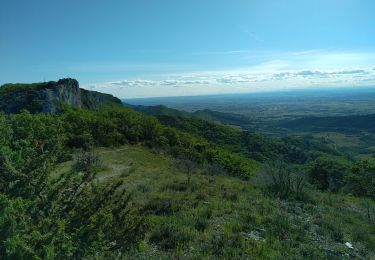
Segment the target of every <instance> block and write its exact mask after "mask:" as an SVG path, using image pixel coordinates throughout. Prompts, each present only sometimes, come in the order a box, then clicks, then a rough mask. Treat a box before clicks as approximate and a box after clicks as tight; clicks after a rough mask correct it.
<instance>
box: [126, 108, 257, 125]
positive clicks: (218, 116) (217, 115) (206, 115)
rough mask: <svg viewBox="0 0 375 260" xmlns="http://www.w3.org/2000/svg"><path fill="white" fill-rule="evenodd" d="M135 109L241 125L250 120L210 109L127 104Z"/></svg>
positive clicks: (154, 114) (155, 113)
mask: <svg viewBox="0 0 375 260" xmlns="http://www.w3.org/2000/svg"><path fill="white" fill-rule="evenodd" d="M126 105H127V106H130V107H131V108H133V109H134V110H136V111H140V112H143V113H145V114H148V115H153V116H185V117H193V118H198V119H203V120H207V121H212V122H216V123H221V124H225V125H233V126H243V125H247V124H249V122H250V119H249V118H248V117H246V116H243V115H240V114H235V113H226V112H219V111H213V110H210V109H202V110H196V111H194V112H186V111H181V110H177V109H173V108H170V107H167V106H164V105H156V106H142V105H128V104H126Z"/></svg>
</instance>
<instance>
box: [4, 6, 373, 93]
mask: <svg viewBox="0 0 375 260" xmlns="http://www.w3.org/2000/svg"><path fill="white" fill-rule="evenodd" d="M374 12H375V1H373V0H314V1H313V0H310V1H307V0H189V1H186V0H158V1H152V0H148V1H146V0H137V1H130V0H117V1H115V0H112V1H111V0H108V1H104V0H90V1H89V0H80V1H77V0H64V1H61V0H33V1H27V0H24V1H21V0H0V84H2V83H6V82H36V81H44V80H46V81H48V80H56V79H58V78H62V77H68V76H69V77H73V78H76V79H78V80H79V81H80V83H81V86H83V87H85V88H88V89H94V90H98V91H103V92H108V93H112V94H115V95H117V96H119V97H123V98H131V97H148V96H168V95H199V94H212V93H233V92H252V91H264V90H278V89H289V88H314V87H330V86H334V87H353V86H355V87H357V86H375V26H374V25H375V15H373V14H374Z"/></svg>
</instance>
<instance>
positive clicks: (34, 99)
mask: <svg viewBox="0 0 375 260" xmlns="http://www.w3.org/2000/svg"><path fill="white" fill-rule="evenodd" d="M108 103H116V104H121V101H120V99H118V98H116V97H114V96H112V95H109V94H103V93H100V92H96V91H89V90H85V89H81V88H79V84H78V81H77V80H75V79H71V78H66V79H60V80H59V81H57V82H55V81H50V82H45V83H33V84H6V85H3V86H2V87H0V111H3V112H5V113H17V112H19V111H21V110H22V109H26V110H29V111H30V112H32V113H38V112H44V113H57V112H59V111H60V110H61V107H62V104H67V105H70V106H73V107H79V108H87V109H93V110H96V109H99V108H100V107H101V106H103V105H105V104H108Z"/></svg>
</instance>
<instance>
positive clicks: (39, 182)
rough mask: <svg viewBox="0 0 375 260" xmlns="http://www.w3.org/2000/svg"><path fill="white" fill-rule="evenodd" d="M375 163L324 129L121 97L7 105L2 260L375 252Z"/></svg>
mask: <svg viewBox="0 0 375 260" xmlns="http://www.w3.org/2000/svg"><path fill="white" fill-rule="evenodd" d="M374 174H375V163H374V161H373V160H372V159H366V160H353V159H352V158H350V157H349V156H347V155H346V154H345V153H342V152H338V151H336V150H335V149H334V148H333V147H332V146H330V145H329V144H322V143H319V142H318V141H316V140H310V139H306V138H301V137H290V136H289V137H282V138H274V137H269V136H267V135H264V134H260V133H257V132H253V131H244V130H238V129H234V128H231V127H227V126H224V125H220V124H216V123H214V122H208V121H205V120H202V119H197V118H192V117H185V116H181V115H176V114H170V115H165V114H163V115H159V116H158V117H154V116H146V115H145V114H143V113H140V112H135V111H134V110H132V109H131V108H129V107H123V106H120V105H115V104H113V105H110V106H105V107H102V108H101V109H99V110H97V111H93V110H87V109H81V108H74V107H70V106H68V105H65V106H62V110H61V111H60V113H58V114H43V113H36V114H32V113H30V112H28V111H21V112H20V113H18V114H7V115H5V114H0V258H1V259H92V258H94V259H107V258H120V259H121V258H124V259H171V258H172V259H173V258H178V259H180V258H184V259H202V258H203V259H218V258H220V259H228V258H238V259H241V258H244V259H247V258H258V259H275V258H276V259H277V258H287V259H327V258H332V259H343V258H364V259H366V258H368V259H371V258H372V257H374V255H375V239H374V237H375V210H374V209H375V202H374V198H375V190H374V187H375V182H374V176H375V175H374ZM345 243H347V244H345ZM348 243H349V245H350V246H348Z"/></svg>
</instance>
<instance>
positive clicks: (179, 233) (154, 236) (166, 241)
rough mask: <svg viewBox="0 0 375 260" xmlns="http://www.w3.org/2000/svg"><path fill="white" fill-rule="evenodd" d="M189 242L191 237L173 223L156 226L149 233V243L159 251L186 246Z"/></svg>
mask: <svg viewBox="0 0 375 260" xmlns="http://www.w3.org/2000/svg"><path fill="white" fill-rule="evenodd" d="M190 240H191V235H190V234H189V233H188V232H187V231H185V230H183V229H182V228H181V227H179V226H177V225H176V224H173V223H163V224H161V225H158V226H156V228H155V229H154V230H153V232H152V233H151V236H150V238H149V241H150V242H151V243H152V244H155V245H157V246H159V247H160V248H161V249H164V250H170V249H175V248H177V247H178V246H182V247H183V246H186V244H187V243H188V242H189V241H190Z"/></svg>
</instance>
